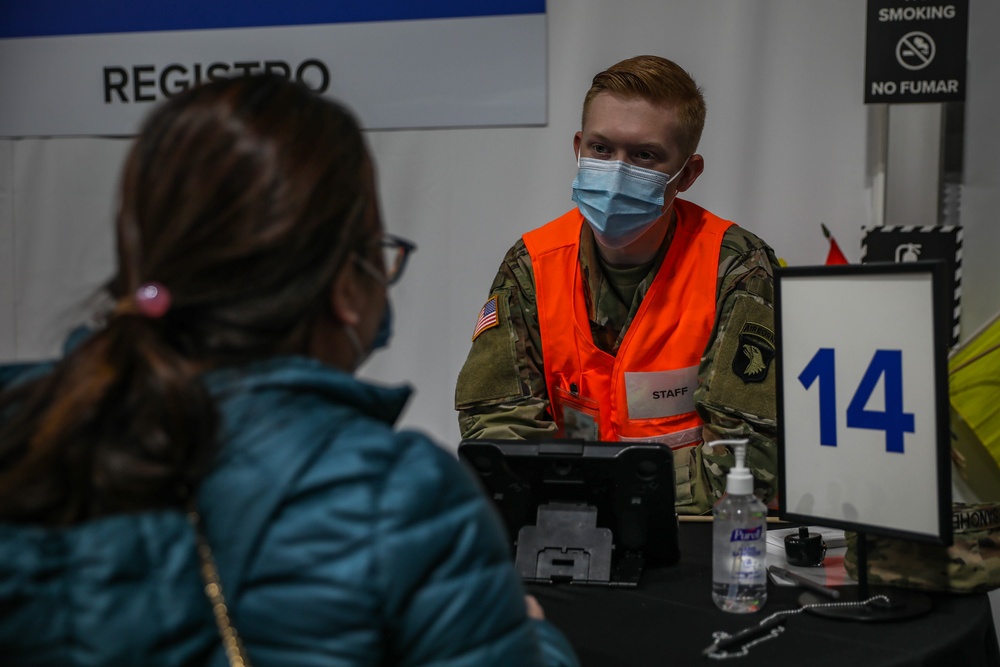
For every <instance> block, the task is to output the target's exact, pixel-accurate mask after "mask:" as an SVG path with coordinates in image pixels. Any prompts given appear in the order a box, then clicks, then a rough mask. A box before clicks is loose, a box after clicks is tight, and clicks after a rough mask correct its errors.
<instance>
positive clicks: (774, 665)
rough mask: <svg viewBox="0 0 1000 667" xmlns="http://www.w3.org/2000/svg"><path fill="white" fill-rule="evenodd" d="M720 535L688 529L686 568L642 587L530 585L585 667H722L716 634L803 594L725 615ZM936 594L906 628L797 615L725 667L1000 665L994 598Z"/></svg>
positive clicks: (657, 572) (781, 595)
mask: <svg viewBox="0 0 1000 667" xmlns="http://www.w3.org/2000/svg"><path fill="white" fill-rule="evenodd" d="M711 533H712V526H711V524H694V523H685V524H682V525H681V533H680V540H681V542H680V544H681V561H680V562H679V563H677V564H676V565H672V566H670V567H664V568H657V569H647V571H646V572H645V573H644V575H643V579H642V581H641V582H640V584H639V586H638V587H637V588H609V587H596V586H579V585H571V584H557V585H545V584H530V585H528V592H529V593H531V594H533V595H534V596H535V597H537V598H538V600H539V602H541V604H542V607H543V608H544V609H545V614H546V618H548V619H549V620H550V621H552V622H553V623H554V624H555V625H556V626H558V627H559V628H560V629H561V630H562V631H563V632H564V633H565V634H566V636H567V637H568V638H569V640H570V642H571V643H572V644H573V646H574V648H575V649H576V651H577V655H579V657H580V661H581V662H582V664H583V666H584V667H632V666H636V667H638V666H640V665H641V666H643V667H646V666H648V665H689V664H712V663H715V662H716V661H714V660H711V659H709V658H708V657H706V656H703V655H702V650H703V649H704V648H705V647H707V646H708V645H709V644H711V643H712V632H713V631H717V630H724V631H726V632H728V633H735V632H737V631H739V630H742V629H743V628H746V627H748V626H750V625H754V624H756V623H758V622H759V621H760V620H762V619H764V618H765V617H767V616H768V615H770V614H772V613H774V612H776V611H779V610H786V609H795V608H796V607H798V606H799V605H798V597H799V595H800V594H801V593H802V590H801V589H798V588H793V587H786V586H775V585H773V584H771V585H769V586H768V600H767V604H766V605H765V606H764V608H763V609H762V610H761V611H759V612H757V613H754V614H729V613H726V612H723V611H720V610H719V609H718V608H716V606H715V604H714V603H713V602H712V596H711V581H712V561H711ZM928 595H929V597H930V599H931V603H932V607H931V611H930V612H929V613H927V614H924V615H922V616H919V617H917V618H911V619H907V620H902V621H888V622H878V623H875V622H870V623H865V622H857V621H845V620H835V619H827V618H822V617H820V616H817V615H815V614H813V613H800V614H797V615H794V616H791V617H789V618H788V620H787V622H786V624H785V632H784V633H782V634H781V635H780V636H779V637H777V638H775V639H772V640H769V641H765V642H762V643H761V644H758V645H756V646H754V647H753V648H752V649H751V650H750V652H749V654H748V655H746V656H744V657H742V658H736V659H733V660H726V661H724V664H727V665H731V666H732V667H744V666H750V665H768V667H778V666H784V665H803V666H804V667H818V666H821V665H840V666H844V665H849V666H851V667H868V666H869V665H941V666H942V667H956V666H960V665H961V666H964V665H987V666H991V667H992V666H996V665H1000V648H998V644H997V637H996V633H995V630H994V625H993V615H992V612H991V610H990V603H989V599H988V597H987V596H986V595H985V594H979V595H946V594H928Z"/></svg>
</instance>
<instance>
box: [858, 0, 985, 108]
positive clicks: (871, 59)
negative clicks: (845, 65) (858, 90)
mask: <svg viewBox="0 0 1000 667" xmlns="http://www.w3.org/2000/svg"><path fill="white" fill-rule="evenodd" d="M968 32H969V0H945V1H944V2H936V1H935V0H868V24H867V36H866V49H865V103H866V104H871V103H875V102H885V103H890V104H902V103H912V102H961V101H964V100H965V69H966V49H967V45H968Z"/></svg>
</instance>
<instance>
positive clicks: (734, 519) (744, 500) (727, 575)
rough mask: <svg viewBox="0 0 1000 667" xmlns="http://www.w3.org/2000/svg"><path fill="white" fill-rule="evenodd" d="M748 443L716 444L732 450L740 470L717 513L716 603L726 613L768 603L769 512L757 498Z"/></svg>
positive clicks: (714, 528) (733, 474) (732, 473)
mask: <svg viewBox="0 0 1000 667" xmlns="http://www.w3.org/2000/svg"><path fill="white" fill-rule="evenodd" d="M746 443H747V441H746V440H714V441H713V442H712V444H713V445H731V446H733V447H734V449H735V453H736V465H734V466H733V468H732V470H730V471H729V476H728V477H727V478H726V495H724V496H723V497H722V498H720V499H719V502H717V503H716V504H715V508H714V509H713V510H712V515H713V517H714V518H713V523H712V600H714V601H715V604H716V606H718V607H719V609H722V610H723V611H729V612H733V613H736V614H745V613H749V612H753V611H757V610H758V609H760V608H761V607H763V606H764V602H765V601H766V600H767V569H766V566H767V563H766V556H767V548H766V535H765V530H766V527H767V507H765V506H764V503H762V502H761V501H760V499H759V498H757V496H755V495H754V493H753V476H752V475H751V474H750V470H749V469H748V468H747V467H746Z"/></svg>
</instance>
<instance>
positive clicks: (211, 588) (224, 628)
mask: <svg viewBox="0 0 1000 667" xmlns="http://www.w3.org/2000/svg"><path fill="white" fill-rule="evenodd" d="M187 516H188V521H190V522H191V525H192V526H194V532H195V540H196V542H197V547H198V559H199V560H200V561H201V568H200V570H201V578H202V581H204V582H205V595H206V596H207V597H208V601H209V602H211V603H212V614H213V615H214V616H215V624H216V625H217V626H218V628H219V637H220V638H221V639H222V648H223V649H224V650H225V651H226V660H227V661H228V662H229V667H251V665H250V658H249V657H248V656H247V654H246V649H244V648H243V642H242V640H240V635H239V633H237V632H236V626H234V625H233V623H232V621H230V620H229V609H228V607H226V598H225V597H224V596H223V595H222V582H221V581H220V580H219V571H218V570H217V569H216V568H215V559H213V558H212V548H211V547H210V546H208V540H207V539H206V537H205V530H204V528H203V526H202V523H201V516H200V515H199V514H198V511H197V510H196V509H193V508H192V509H189V510H188V515H187Z"/></svg>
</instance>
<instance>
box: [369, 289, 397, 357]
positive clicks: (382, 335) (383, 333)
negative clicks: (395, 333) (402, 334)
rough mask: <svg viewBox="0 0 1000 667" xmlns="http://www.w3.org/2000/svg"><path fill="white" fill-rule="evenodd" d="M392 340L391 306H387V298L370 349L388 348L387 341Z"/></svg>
mask: <svg viewBox="0 0 1000 667" xmlns="http://www.w3.org/2000/svg"><path fill="white" fill-rule="evenodd" d="M391 338H392V306H391V305H390V304H389V298H388V297H386V299H385V310H384V311H382V320H381V321H380V322H379V324H378V331H376V332H375V340H374V341H372V349H371V351H372V352H374V351H375V350H381V349H382V348H384V347H389V339H391Z"/></svg>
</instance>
